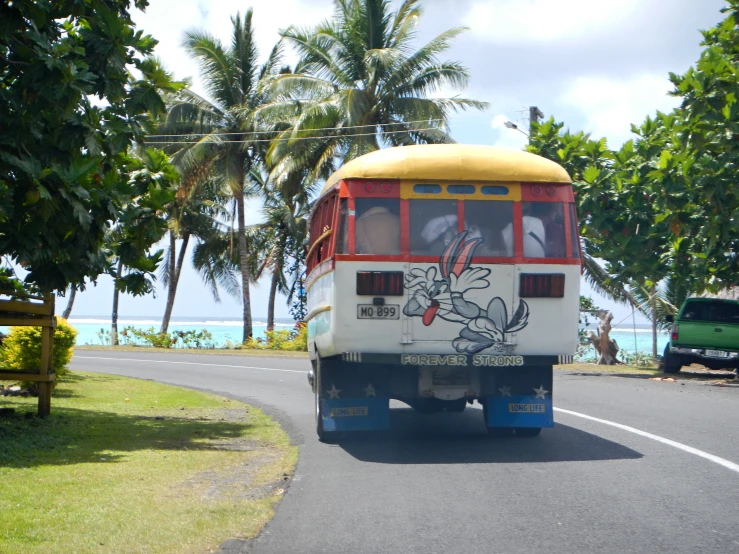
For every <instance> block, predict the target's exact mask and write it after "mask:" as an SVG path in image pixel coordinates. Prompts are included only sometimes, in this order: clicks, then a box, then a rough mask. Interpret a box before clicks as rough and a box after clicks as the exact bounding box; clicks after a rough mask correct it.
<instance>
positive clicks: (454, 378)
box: [433, 369, 470, 387]
mask: <svg viewBox="0 0 739 554" xmlns="http://www.w3.org/2000/svg"><path fill="white" fill-rule="evenodd" d="M433 382H434V385H439V386H448V387H455V386H456V387H459V386H469V385H470V373H469V371H460V370H458V369H452V370H449V371H434V381H433Z"/></svg>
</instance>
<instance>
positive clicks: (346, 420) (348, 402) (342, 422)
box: [322, 398, 390, 432]
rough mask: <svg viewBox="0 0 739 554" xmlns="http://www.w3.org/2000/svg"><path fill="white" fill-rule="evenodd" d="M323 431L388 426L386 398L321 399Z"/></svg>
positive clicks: (382, 428)
mask: <svg viewBox="0 0 739 554" xmlns="http://www.w3.org/2000/svg"><path fill="white" fill-rule="evenodd" d="M322 402H323V405H322V411H323V428H324V430H325V431H328V432H331V431H381V430H384V429H389V428H390V400H389V399H388V398H334V399H323V400H322Z"/></svg>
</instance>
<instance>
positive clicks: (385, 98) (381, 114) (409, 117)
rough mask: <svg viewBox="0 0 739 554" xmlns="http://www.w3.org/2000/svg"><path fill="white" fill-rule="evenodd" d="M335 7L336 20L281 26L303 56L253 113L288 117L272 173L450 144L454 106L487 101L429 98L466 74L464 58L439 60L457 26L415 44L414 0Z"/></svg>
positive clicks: (417, 12)
mask: <svg viewBox="0 0 739 554" xmlns="http://www.w3.org/2000/svg"><path fill="white" fill-rule="evenodd" d="M335 5H336V13H335V16H334V18H333V19H331V20H328V21H326V22H324V23H322V24H320V25H318V26H317V27H315V28H313V29H299V28H296V27H289V28H288V29H287V30H285V31H284V32H283V33H282V36H283V37H284V38H285V39H286V40H287V41H288V42H289V43H290V44H292V45H293V46H294V47H295V48H296V49H297V51H298V53H299V54H300V56H301V60H300V62H299V64H298V66H297V67H296V70H295V73H285V74H283V75H280V76H278V77H275V78H272V83H271V85H270V87H269V90H270V92H271V93H272V95H273V98H272V100H271V102H269V103H268V104H266V105H265V106H264V107H263V108H262V109H261V110H260V115H261V116H262V117H264V118H266V119H267V120H272V119H273V118H274V119H275V120H277V121H283V122H285V121H289V122H290V126H289V127H288V128H285V129H283V130H282V132H281V133H280V135H279V136H278V140H276V141H275V142H274V143H273V145H272V147H271V150H270V154H269V155H270V160H271V161H272V162H273V163H274V164H275V169H274V171H273V176H275V177H276V178H277V179H278V180H282V179H284V178H285V177H286V176H287V175H289V174H290V173H292V172H295V171H298V172H300V171H302V170H304V169H306V168H308V169H309V170H310V179H311V180H315V179H316V178H319V177H321V176H326V175H327V174H328V173H330V172H331V171H333V169H335V166H336V165H337V164H341V163H344V162H346V161H348V160H351V159H353V158H355V157H357V156H360V155H362V154H365V153H367V152H371V151H373V150H378V149H379V148H381V147H383V146H402V145H407V144H426V143H448V142H454V141H453V140H452V138H451V137H450V136H449V134H448V132H447V131H448V125H447V124H448V118H449V115H450V114H451V112H454V111H457V110H464V109H467V108H476V109H484V108H485V107H487V104H486V103H484V102H478V101H475V100H469V99H465V98H459V97H456V96H455V97H453V98H430V96H431V95H433V94H434V93H437V92H439V91H440V90H441V89H442V88H443V87H446V86H450V87H452V88H461V87H464V86H465V85H466V84H467V82H468V80H469V73H468V71H467V69H466V68H465V67H464V66H463V65H461V64H459V63H458V62H450V61H444V62H442V61H439V60H438V59H437V58H438V56H439V55H440V54H442V53H443V52H445V51H446V50H447V49H448V48H449V47H450V45H451V42H452V40H453V39H454V38H455V37H457V36H458V35H459V34H460V33H461V32H462V31H463V29H460V28H457V29H450V30H448V31H446V32H444V33H441V34H440V35H439V36H437V37H436V38H434V39H433V40H431V41H430V42H428V43H427V44H426V45H424V46H422V47H421V48H420V49H418V50H415V49H414V46H413V41H414V39H415V36H416V32H415V28H416V23H417V20H418V18H419V17H420V16H421V13H422V12H421V8H420V6H419V2H418V0H405V1H404V2H403V3H402V4H401V6H400V7H399V9H398V11H397V12H391V11H390V2H389V1H387V0H335ZM302 139H307V140H302Z"/></svg>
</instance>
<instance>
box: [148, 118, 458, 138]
mask: <svg viewBox="0 0 739 554" xmlns="http://www.w3.org/2000/svg"><path fill="white" fill-rule="evenodd" d="M444 121H445V119H422V120H418V121H400V122H398V123H376V124H373V125H349V126H346V127H322V128H320V129H311V130H310V132H316V131H340V130H346V129H364V128H367V127H369V128H375V127H389V126H391V125H392V126H395V125H409V124H411V123H426V124H429V123H433V122H444ZM284 132H285V131H284V130H283V131H233V132H226V133H187V134H179V135H178V134H168V135H148V138H161V137H166V138H169V137H193V136H198V137H199V136H203V137H204V136H223V135H264V134H268V133H284ZM373 134H374V133H373Z"/></svg>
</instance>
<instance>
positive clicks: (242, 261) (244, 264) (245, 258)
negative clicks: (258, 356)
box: [236, 183, 253, 342]
mask: <svg viewBox="0 0 739 554" xmlns="http://www.w3.org/2000/svg"><path fill="white" fill-rule="evenodd" d="M243 189H244V187H243V183H242V186H241V191H243ZM241 191H239V193H238V194H237V195H236V208H237V218H238V226H239V229H238V233H239V265H240V269H241V294H242V299H243V304H244V336H243V339H242V341H243V342H246V341H247V340H248V339H250V338H251V337H252V335H253V329H252V322H251V297H250V295H249V282H250V281H251V274H250V272H249V252H248V249H247V245H246V219H245V214H244V211H245V207H244V194H243V192H241Z"/></svg>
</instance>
